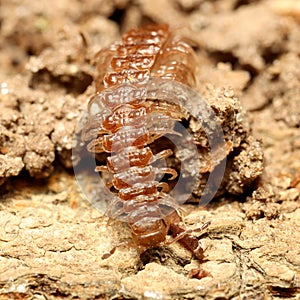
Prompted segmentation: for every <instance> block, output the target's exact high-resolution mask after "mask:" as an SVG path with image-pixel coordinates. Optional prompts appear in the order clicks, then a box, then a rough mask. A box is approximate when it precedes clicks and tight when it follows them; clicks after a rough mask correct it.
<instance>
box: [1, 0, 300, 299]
mask: <svg viewBox="0 0 300 300" xmlns="http://www.w3.org/2000/svg"><path fill="white" fill-rule="evenodd" d="M51 4H52V5H49V6H47V7H46V6H45V5H43V4H42V2H41V3H39V2H33V1H26V2H24V1H14V2H11V1H2V2H1V9H0V24H1V27H0V47H1V51H0V63H1V73H0V89H1V90H0V91H1V92H0V111H1V116H0V177H1V182H0V183H1V184H2V185H1V187H0V189H1V190H0V299H7V298H22V299H46V298H47V299H58V298H69V299H70V298H82V299H93V298H97V299H109V298H113V299H115V298H119V299H124V298H125V299H133V298H134V299H142V298H143V299H145V298H146V299H182V298H196V299H202V298H205V299H217V298H219V299H220V298H232V299H241V298H247V299H268V298H275V297H278V298H279V299H281V298H292V299H298V298H299V295H300V261H299V257H300V242H299V241H300V199H299V197H300V196H299V194H300V173H299V170H300V159H299V157H300V133H299V124H300V112H299V105H298V99H299V95H300V84H299V79H300V78H299V77H300V75H299V70H300V68H299V67H300V65H299V55H300V50H299V43H300V34H299V32H300V28H299V26H300V25H299V20H300V17H299V16H300V13H299V7H298V5H296V4H295V1H286V0H277V1H269V0H261V1H259V0H253V1H250V0H249V1H240V0H224V1H208V0H207V1H206V0H189V1H187V0H174V1H167V0H164V1H150V2H149V1H144V0H139V1H135V2H129V1H119V0H115V1H88V2H87V3H85V4H84V6H82V5H80V2H76V1H72V0H69V1H52V2H51ZM158 7H159V8H160V9H158ZM147 20H151V21H155V22H170V23H171V24H173V25H175V26H176V25H183V31H185V32H186V33H187V35H188V36H189V37H190V38H191V40H192V41H193V43H194V45H195V48H196V50H197V54H198V58H199V61H200V68H199V73H198V80H199V82H200V83H201V84H200V86H199V92H200V93H201V94H202V95H203V96H205V98H206V99H207V100H208V101H209V103H211V104H212V105H213V106H214V108H215V109H216V111H218V112H219V118H220V120H224V122H225V121H226V122H227V121H228V120H232V123H231V124H232V125H233V128H226V126H224V130H225V134H226V137H228V139H229V138H230V143H229V144H228V145H229V149H230V150H234V151H233V153H234V155H233V156H232V157H231V160H230V161H231V164H230V165H229V166H228V169H227V174H226V180H225V181H224V182H223V185H224V188H225V189H226V190H227V191H229V192H230V193H233V194H237V195H239V196H235V197H233V196H229V195H228V194H226V195H223V196H222V198H219V199H215V200H214V201H213V202H211V203H210V204H209V205H208V206H207V207H205V209H203V208H199V207H197V206H195V205H186V206H185V210H186V211H187V214H186V218H185V221H186V223H187V225H188V227H190V228H199V227H200V226H201V225H202V224H203V223H204V222H206V221H208V220H210V221H212V225H211V226H210V227H209V228H208V230H207V232H206V233H205V234H204V235H202V236H201V244H202V246H203V249H204V250H205V260H204V261H203V262H199V261H197V260H195V259H193V258H192V257H191V255H190V253H189V252H187V251H186V250H185V249H183V248H181V247H180V246H179V245H178V244H177V243H175V244H172V245H170V246H168V247H164V248H159V249H152V250H151V251H148V252H147V253H144V254H143V255H142V256H141V257H139V255H138V254H137V252H136V251H135V250H134V249H132V248H128V247H118V248H117V250H116V252H115V254H113V255H112V256H111V257H109V258H108V259H104V260H103V259H102V256H103V254H105V253H107V252H109V251H110V250H111V249H112V247H113V246H115V245H118V244H119V243H121V242H122V241H128V240H130V234H129V231H128V228H127V227H126V226H125V225H124V224H121V223H117V222H110V223H107V221H108V220H107V219H106V218H105V217H103V216H101V214H100V212H98V211H97V210H95V209H93V208H92V207H91V205H90V204H89V203H88V202H87V201H86V200H85V199H84V198H83V196H82V195H81V194H80V192H79V190H78V186H77V184H76V181H75V180H74V176H73V175H72V174H69V173H67V171H66V168H65V167H67V168H70V167H71V164H70V163H71V160H70V157H71V147H72V133H73V131H74V128H75V126H76V122H77V119H78V117H79V115H80V114H81V110H82V109H83V107H84V105H85V103H86V101H87V99H88V97H89V96H90V95H92V93H93V90H94V89H93V86H92V78H93V76H94V68H93V64H92V58H93V55H94V54H95V53H96V52H97V51H98V50H99V47H105V46H106V45H108V44H109V43H111V42H112V41H115V40H117V39H118V38H119V37H120V33H122V32H124V31H125V30H127V29H128V28H130V27H132V26H135V25H139V24H141V23H142V22H144V21H147ZM253 20H255V22H253ZM262 28H264V30H262ZM216 99H219V100H220V101H216ZM237 99H239V100H240V101H241V105H242V108H243V109H247V110H248V118H249V121H250V122H249V123H250V124H251V127H252V128H253V135H254V137H251V136H248V135H249V134H248V133H249V124H247V122H246V119H245V117H244V114H243V110H242V111H241V110H240V107H239V106H240V104H239V101H238V100H237ZM241 112H242V113H241ZM236 113H241V114H240V115H239V116H236ZM226 122H225V123H226ZM232 132H234V133H235V134H233V135H231V134H230V133H232ZM257 138H258V139H261V140H262V142H263V152H264V156H265V170H264V173H263V175H262V176H261V178H260V180H259V182H256V184H257V186H256V188H255V189H254V190H253V189H250V188H249V184H248V183H249V182H250V181H252V179H254V178H256V177H257V175H259V174H260V172H261V164H260V162H261V159H262V157H261V155H262V152H261V149H260V147H261V145H260V144H259V143H258V142H257V140H256V139H257ZM228 141H229V140H228ZM230 147H231V148H230ZM235 150H237V151H235ZM50 174H51V176H50V177H49V175H50ZM249 178H250V179H249ZM197 268H200V269H201V270H204V271H207V272H208V273H209V274H210V275H209V276H207V277H204V278H201V276H198V275H197Z"/></svg>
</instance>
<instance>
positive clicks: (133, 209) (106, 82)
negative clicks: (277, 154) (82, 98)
mask: <svg viewBox="0 0 300 300" xmlns="http://www.w3.org/2000/svg"><path fill="white" fill-rule="evenodd" d="M96 62H97V72H98V75H97V77H96V79H95V87H96V93H95V95H94V96H92V97H91V99H90V101H89V103H88V109H87V111H88V116H87V119H86V122H85V124H84V126H83V129H82V133H81V139H82V141H83V142H84V143H85V144H86V145H87V146H86V147H87V150H88V151H89V152H92V153H94V155H95V157H96V158H97V157H98V158H99V157H101V156H103V155H104V156H105V159H104V163H102V164H97V166H96V168H95V171H97V172H101V174H108V176H107V177H108V178H109V180H108V181H107V185H108V186H109V187H110V191H111V200H110V202H109V204H108V207H107V210H106V214H107V216H108V217H109V218H111V219H119V220H121V221H124V222H126V223H127V224H128V225H129V227H130V230H131V235H132V242H131V243H127V244H130V245H132V246H133V247H135V248H136V249H137V250H138V251H139V252H140V253H142V252H144V251H145V250H147V249H150V248H153V247H157V246H164V245H168V244H170V243H173V242H175V241H178V242H179V243H181V244H182V245H183V246H184V247H185V248H187V249H188V250H189V251H191V252H192V254H193V255H194V256H195V257H197V258H198V259H200V260H201V259H203V249H202V248H201V246H200V243H199V241H198V239H197V238H196V237H194V236H193V235H192V234H191V233H192V232H195V231H198V232H201V231H203V230H204V229H205V228H206V227H207V226H208V225H209V223H208V222H207V223H205V224H204V225H203V226H202V227H201V228H198V229H196V230H187V229H186V228H185V226H184V224H183V222H182V217H181V214H180V207H179V204H178V202H177V201H176V200H175V199H174V197H172V195H171V194H170V189H171V187H170V184H169V182H170V181H172V180H173V181H174V179H175V178H178V172H177V170H175V169H174V168H173V167H170V166H168V165H165V166H155V162H157V161H160V160H162V159H167V158H169V157H170V156H172V154H173V150H172V149H163V150H159V151H156V153H155V152H154V151H153V146H151V145H153V143H155V142H156V141H158V140H161V139H162V138H163V137H164V136H165V135H179V136H180V135H181V133H180V132H178V131H177V130H176V122H178V121H180V120H182V119H183V118H185V117H186V111H185V109H184V108H183V106H182V105H181V103H180V101H181V100H178V99H177V98H176V97H175V94H176V91H172V92H174V97H171V99H169V98H170V97H169V96H166V97H167V98H168V97H169V98H168V99H169V100H168V101H159V99H158V98H159V94H160V95H161V98H164V97H165V96H164V90H161V89H160V87H159V84H157V83H159V82H163V83H166V84H167V85H168V84H171V85H170V86H171V88H168V89H169V91H170V90H172V87H173V85H172V84H175V83H178V84H180V85H181V86H184V87H188V88H190V89H192V88H193V87H194V86H195V84H196V79H195V68H196V55H195V53H194V51H193V49H192V47H191V46H190V45H189V44H188V43H187V42H186V41H185V40H184V39H183V38H181V37H180V36H177V35H176V34H173V33H172V31H171V30H170V27H169V26H168V25H154V24H151V25H146V26H144V27H142V28H140V29H132V30H130V31H129V32H127V33H126V34H125V35H124V36H123V37H122V39H121V41H119V42H116V43H114V44H112V45H111V46H110V47H108V48H105V49H102V50H101V51H100V52H99V53H98V54H97V55H96ZM175 89H176V84H175ZM154 91H155V92H154ZM175 98H176V99H177V100H176V99H175ZM98 160H99V161H101V159H100V158H99V159H98ZM158 176H162V177H163V178H165V177H166V178H167V179H165V180H158ZM169 235H171V236H169ZM116 247H118V245H117V246H116ZM116 247H115V248H116ZM115 248H114V249H112V250H111V252H110V253H109V254H107V255H105V256H104V258H107V257H108V256H110V255H112V254H113V252H114V251H115Z"/></svg>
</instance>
